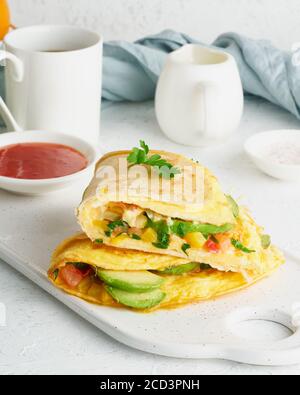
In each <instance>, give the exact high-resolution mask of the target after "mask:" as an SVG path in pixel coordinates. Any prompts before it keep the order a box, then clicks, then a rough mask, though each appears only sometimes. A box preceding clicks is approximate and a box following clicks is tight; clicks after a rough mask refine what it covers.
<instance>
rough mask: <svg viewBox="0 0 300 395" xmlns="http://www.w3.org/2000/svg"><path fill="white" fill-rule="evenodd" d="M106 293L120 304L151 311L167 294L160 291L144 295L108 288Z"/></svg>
mask: <svg viewBox="0 0 300 395" xmlns="http://www.w3.org/2000/svg"><path fill="white" fill-rule="evenodd" d="M106 291H107V292H108V293H109V294H110V295H111V297H112V298H113V299H114V300H115V301H117V302H118V303H120V304H122V305H124V306H127V307H132V308H134V309H140V310H143V309H151V308H152V307H155V306H157V305H158V304H159V303H161V302H162V301H163V300H164V298H165V297H166V294H165V293H164V292H162V291H161V290H160V289H156V290H154V291H151V292H144V293H138V294H137V293H131V292H126V291H122V290H121V289H116V288H113V287H108V286H106Z"/></svg>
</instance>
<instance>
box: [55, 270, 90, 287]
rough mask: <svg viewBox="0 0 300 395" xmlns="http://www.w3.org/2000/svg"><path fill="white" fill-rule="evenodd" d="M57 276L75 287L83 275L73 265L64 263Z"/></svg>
mask: <svg viewBox="0 0 300 395" xmlns="http://www.w3.org/2000/svg"><path fill="white" fill-rule="evenodd" d="M59 276H60V278H61V279H62V280H63V281H64V282H65V283H66V284H67V285H68V286H69V287H71V288H76V287H77V285H78V284H79V283H80V281H81V280H82V279H83V278H84V277H85V276H84V274H83V273H82V272H81V271H80V270H79V269H77V268H76V267H75V266H74V265H66V266H65V267H64V268H62V269H61V270H60V272H59Z"/></svg>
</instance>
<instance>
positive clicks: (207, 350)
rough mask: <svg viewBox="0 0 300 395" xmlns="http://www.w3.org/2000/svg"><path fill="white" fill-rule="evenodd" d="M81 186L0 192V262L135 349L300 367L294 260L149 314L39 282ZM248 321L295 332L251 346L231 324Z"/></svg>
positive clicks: (298, 273) (67, 227)
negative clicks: (32, 193) (28, 193)
mask: <svg viewBox="0 0 300 395" xmlns="http://www.w3.org/2000/svg"><path fill="white" fill-rule="evenodd" d="M84 186H85V185H77V186H75V187H74V188H72V189H67V190H64V191H61V192H58V193H55V194H52V195H50V196H48V197H36V198H33V197H24V196H17V195H12V194H9V193H6V192H4V191H0V214H1V217H0V221H1V222H0V258H1V259H3V260H4V261H6V262H7V263H9V264H10V265H11V266H12V267H13V268H15V269H17V270H18V271H20V272H21V273H23V274H24V275H25V276H26V277H28V278H29V279H31V280H32V281H34V282H35V283H36V284H37V285H38V286H40V287H42V288H43V289H44V290H46V291H47V292H49V293H50V294H51V295H53V296H54V297H55V298H57V299H58V300H60V301H61V302H62V303H64V304H65V305H67V306H68V307H69V308H71V309H72V310H74V311H75V312H76V313H77V314H79V315H80V316H82V317H84V318H85V319H86V320H88V321H89V322H91V323H92V324H94V325H95V326H96V327H98V328H99V329H100V330H102V331H103V332H105V333H107V334H108V335H110V336H112V337H113V338H115V339H117V340H118V341H120V342H122V343H125V344H126V345H129V346H131V347H134V348H137V349H139V350H143V351H146V352H150V353H154V354H159V355H164V356H169V357H180V358H220V359H228V360H233V361H238V362H244V363H250V364H259V365H289V364H295V363H300V330H299V328H298V327H300V316H299V314H298V312H299V311H300V305H299V306H297V305H295V306H294V307H295V310H294V311H293V309H292V307H293V305H294V304H295V303H297V302H300V286H299V284H300V263H299V262H298V263H297V261H296V260H295V261H293V260H292V259H289V260H288V264H287V265H286V266H284V267H282V268H281V269H280V270H279V271H278V272H277V273H275V274H274V275H273V276H272V277H271V278H268V279H266V280H264V281H262V282H260V283H258V284H257V285H254V286H252V287H251V288H249V289H247V290H244V291H241V292H239V293H235V294H233V295H229V296H225V297H223V298H220V299H217V300H214V301H210V302H205V303H200V304H197V305H193V306H189V307H185V308H181V309H178V310H172V311H159V312H155V313H152V314H140V313H135V312H131V311H128V310H119V309H112V308H107V307H101V306H94V305H91V304H88V303H86V302H83V301H81V300H80V299H77V298H74V297H71V296H69V295H67V294H65V293H63V292H62V291H60V290H58V289H56V288H55V287H53V286H52V284H50V283H49V281H48V280H47V276H46V272H47V269H48V266H49V261H50V256H51V253H52V251H53V249H54V248H55V247H56V246H57V244H58V243H59V242H60V241H61V240H63V239H64V238H66V237H69V236H70V235H72V234H73V233H75V232H77V231H78V230H79V228H78V226H77V224H76V220H75V216H74V209H75V207H76V206H77V205H78V203H79V202H80V198H81V193H82V190H83V189H84ZM16 292H18V290H17V289H16ZM298 307H299V310H297V308H298ZM297 316H298V317H297ZM297 318H298V319H297ZM253 319H257V320H267V321H273V322H278V323H281V324H282V325H284V326H285V327H288V328H290V329H292V331H294V334H293V335H292V336H289V337H285V338H284V339H281V340H279V341H277V340H274V338H275V339H277V335H276V331H275V329H276V328H275V329H274V331H275V332H273V329H272V328H271V330H270V334H269V335H268V334H267V338H268V340H267V341H266V339H265V338H264V340H251V339H250V338H249V336H250V337H251V336H252V335H253V333H252V330H251V329H250V331H249V330H248V332H247V331H245V329H241V328H242V326H241V324H238V322H240V321H247V320H253ZM293 319H294V325H293V323H292V321H293ZM265 324H267V323H265ZM267 328H268V326H266V327H265V329H264V331H266V330H268V329H267ZM285 331H286V332H288V330H287V329H285ZM249 332H250V333H249ZM252 337H253V336H252Z"/></svg>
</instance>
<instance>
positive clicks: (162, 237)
mask: <svg viewBox="0 0 300 395" xmlns="http://www.w3.org/2000/svg"><path fill="white" fill-rule="evenodd" d="M146 228H152V229H154V230H155V232H156V233H157V242H156V243H153V245H154V247H156V248H160V249H163V250H166V249H167V248H168V247H169V245H170V227H169V225H168V224H167V221H164V220H161V221H156V222H155V221H153V220H152V219H151V218H149V217H148V222H147V225H146Z"/></svg>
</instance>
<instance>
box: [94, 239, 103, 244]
mask: <svg viewBox="0 0 300 395" xmlns="http://www.w3.org/2000/svg"><path fill="white" fill-rule="evenodd" d="M95 243H96V244H103V239H97V240H95Z"/></svg>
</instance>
